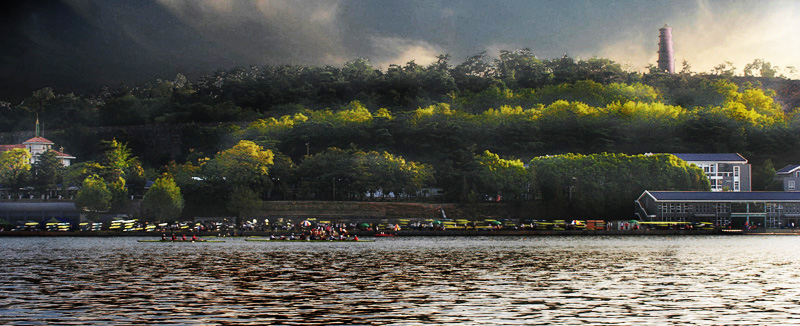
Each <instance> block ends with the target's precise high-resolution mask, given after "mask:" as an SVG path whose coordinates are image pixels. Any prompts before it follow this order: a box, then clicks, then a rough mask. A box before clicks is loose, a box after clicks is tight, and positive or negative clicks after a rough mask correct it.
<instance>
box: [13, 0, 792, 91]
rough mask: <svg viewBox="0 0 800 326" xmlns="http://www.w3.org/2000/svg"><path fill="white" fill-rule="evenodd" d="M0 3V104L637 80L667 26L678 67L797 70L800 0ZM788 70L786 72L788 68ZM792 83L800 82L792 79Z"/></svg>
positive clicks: (54, 0)
mask: <svg viewBox="0 0 800 326" xmlns="http://www.w3.org/2000/svg"><path fill="white" fill-rule="evenodd" d="M0 6H2V8H0V28H2V31H3V33H2V35H0V99H3V98H20V97H24V96H27V95H29V94H30V91H32V90H34V89H38V88H42V87H54V88H55V89H56V92H59V93H64V92H73V91H77V92H85V91H91V90H94V89H97V88H100V87H102V86H110V87H115V86H118V85H121V84H137V83H142V82H147V81H152V80H155V79H156V78H162V79H172V78H173V77H174V76H175V75H176V74H177V73H182V74H184V75H186V76H188V77H189V78H190V79H193V78H197V77H199V76H201V75H203V74H211V73H213V72H214V71H217V70H227V69H230V68H232V67H236V66H249V65H265V64H300V65H341V64H343V63H345V62H347V61H350V60H353V59H356V58H361V57H363V58H367V59H369V60H370V61H371V62H372V64H373V66H375V67H379V68H382V69H386V68H387V67H388V66H389V65H390V64H399V65H403V64H405V63H406V62H408V61H411V60H415V62H416V63H418V64H427V63H430V62H433V61H434V60H435V57H436V56H437V55H439V54H445V53H447V54H450V55H451V58H452V59H451V63H453V64H458V63H460V62H462V61H463V60H464V59H466V58H467V57H469V56H471V55H475V54H478V53H480V52H482V51H486V52H487V54H488V55H489V56H496V55H497V54H498V53H499V51H500V50H514V49H519V48H530V49H531V50H533V52H534V53H535V54H536V55H537V56H538V57H539V58H543V59H548V58H555V57H560V56H562V55H564V54H565V53H566V54H567V55H569V56H572V57H578V58H582V59H587V58H591V57H605V58H609V59H612V60H614V61H616V62H619V63H621V64H623V65H626V66H627V67H628V68H629V69H631V70H636V71H643V70H644V69H645V67H646V66H647V65H648V64H655V63H656V59H657V53H656V51H657V50H658V29H659V28H660V27H662V26H663V25H664V24H669V25H670V26H671V27H672V28H673V31H672V33H673V41H674V44H675V46H674V47H675V58H676V67H677V68H676V69H680V67H681V63H682V62H683V61H684V60H686V61H687V62H688V63H689V64H690V65H691V67H692V70H693V71H696V72H708V71H710V70H711V69H712V68H713V67H714V66H715V65H718V64H720V63H722V62H724V61H731V62H733V63H734V66H735V67H737V69H738V70H737V71H738V73H741V69H742V67H744V65H745V64H747V63H749V62H752V61H753V60H754V59H757V58H762V59H764V60H766V61H768V62H771V63H772V64H773V65H777V66H779V67H781V68H786V67H789V66H792V67H799V68H800V56H798V55H797V53H800V37H798V36H797V34H798V32H800V19H796V17H800V2H798V1H778V0H774V1H741V0H739V1H737V0H673V1H654V0H646V1H645V0H625V1H622V0H620V1H614V0H559V1H536V0H524V1H507V0H452V1H435V0H418V1H416V0H405V1H403V0H253V1H245V0H215V1H211V0H136V1H123V0H52V1H51V0H28V1H14V0H12V1H4V2H3V4H2V5H0ZM786 71H787V75H788V70H786ZM794 77H797V76H794Z"/></svg>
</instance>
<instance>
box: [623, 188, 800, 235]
mask: <svg viewBox="0 0 800 326" xmlns="http://www.w3.org/2000/svg"><path fill="white" fill-rule="evenodd" d="M635 206H636V215H637V216H638V217H639V219H640V220H643V221H652V222H712V223H714V224H715V225H718V226H726V225H729V224H730V225H733V226H734V227H735V228H742V227H743V226H744V225H745V224H746V223H747V225H762V226H766V227H768V228H780V227H786V226H791V225H800V192H782V191H754V192H713V191H647V190H646V191H645V192H644V193H642V195H641V196H639V198H638V199H637V200H636V201H635ZM792 223H794V224H792Z"/></svg>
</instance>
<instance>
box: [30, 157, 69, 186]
mask: <svg viewBox="0 0 800 326" xmlns="http://www.w3.org/2000/svg"><path fill="white" fill-rule="evenodd" d="M31 171H32V173H31V174H32V179H33V182H32V184H33V186H34V189H36V190H37V191H38V192H39V193H44V192H45V191H47V190H49V189H54V188H56V185H57V184H58V183H59V182H62V181H63V175H64V166H63V165H62V164H61V160H60V159H59V158H58V153H56V152H55V151H47V152H44V153H42V154H41V155H39V159H38V160H37V161H36V163H34V164H33V166H32V169H31Z"/></svg>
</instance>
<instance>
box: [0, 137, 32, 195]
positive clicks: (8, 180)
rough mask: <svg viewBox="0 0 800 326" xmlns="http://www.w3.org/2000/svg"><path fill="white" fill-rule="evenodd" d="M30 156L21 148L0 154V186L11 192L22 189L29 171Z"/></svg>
mask: <svg viewBox="0 0 800 326" xmlns="http://www.w3.org/2000/svg"><path fill="white" fill-rule="evenodd" d="M30 162H31V154H30V153H29V152H28V151H27V150H25V149H22V148H14V149H11V150H8V151H5V152H2V153H0V184H3V185H5V186H7V187H8V188H9V189H11V191H12V192H13V191H18V190H19V189H20V188H21V187H24V186H25V185H26V184H27V182H28V178H29V177H30V170H31V164H30Z"/></svg>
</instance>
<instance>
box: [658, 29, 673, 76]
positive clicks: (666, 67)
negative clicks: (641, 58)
mask: <svg viewBox="0 0 800 326" xmlns="http://www.w3.org/2000/svg"><path fill="white" fill-rule="evenodd" d="M658 31H659V32H660V34H659V35H658V40H659V41H658V70H659V71H663V72H666V73H668V74H674V73H675V51H674V50H673V49H672V27H669V25H664V27H661V29H659V30H658Z"/></svg>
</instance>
